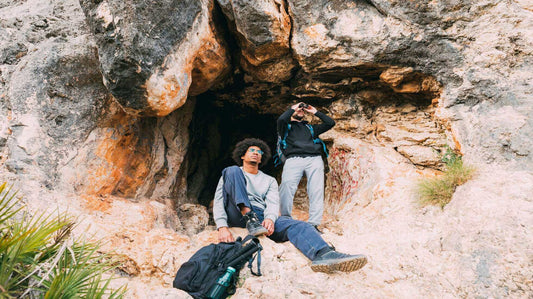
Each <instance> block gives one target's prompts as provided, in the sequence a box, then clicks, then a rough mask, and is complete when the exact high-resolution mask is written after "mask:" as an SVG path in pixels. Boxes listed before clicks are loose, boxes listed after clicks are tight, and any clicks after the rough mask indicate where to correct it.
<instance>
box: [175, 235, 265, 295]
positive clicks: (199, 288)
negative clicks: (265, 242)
mask: <svg viewBox="0 0 533 299" xmlns="http://www.w3.org/2000/svg"><path fill="white" fill-rule="evenodd" d="M247 241H249V242H248V244H246V243H247ZM262 249H263V248H262V247H261V244H259V240H258V239H257V238H255V237H253V236H251V235H249V236H247V237H246V238H244V240H242V239H241V237H238V238H237V240H236V241H235V242H233V243H218V244H210V245H207V246H205V247H202V248H201V249H200V250H198V251H197V252H196V253H195V254H194V255H193V256H192V257H191V258H190V259H189V260H188V261H187V262H185V263H184V264H183V265H181V267H180V268H179V270H178V273H176V278H174V283H173V286H174V287H175V288H177V289H180V290H184V291H185V292H187V293H189V295H191V296H192V297H194V298H207V293H208V292H209V290H210V289H211V287H213V285H215V283H216V281H217V279H218V278H219V277H221V276H222V275H224V273H225V272H226V269H227V268H228V267H233V268H234V269H235V270H236V271H235V274H233V276H232V278H231V282H230V285H229V286H228V288H227V290H226V292H225V296H223V298H225V297H227V296H228V295H232V294H234V293H235V290H236V283H237V280H238V278H239V271H240V270H241V269H242V268H243V267H244V265H245V264H246V262H248V267H249V268H250V271H251V272H252V274H253V275H255V276H261V269H260V267H261V250H262ZM256 252H257V273H255V272H254V271H253V270H252V262H253V260H254V258H255V256H254V254H255V253H256Z"/></svg>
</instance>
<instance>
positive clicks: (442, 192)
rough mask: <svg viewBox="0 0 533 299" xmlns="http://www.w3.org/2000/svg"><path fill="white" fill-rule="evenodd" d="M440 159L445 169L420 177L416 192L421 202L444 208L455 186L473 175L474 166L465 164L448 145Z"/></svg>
mask: <svg viewBox="0 0 533 299" xmlns="http://www.w3.org/2000/svg"><path fill="white" fill-rule="evenodd" d="M442 161H443V162H444V163H445V169H444V171H443V173H442V174H441V175H439V176H437V177H432V178H425V179H422V180H421V181H420V182H419V183H418V186H417V187H418V188H417V189H418V190H417V191H418V192H417V193H418V194H419V197H420V201H421V203H422V204H431V205H438V206H440V207H441V208H444V206H446V205H447V204H448V203H449V202H450V200H451V199H452V196H453V193H454V192H455V189H456V188H457V186H460V185H462V184H464V183H466V182H467V181H468V180H469V179H471V178H472V177H473V175H474V172H475V170H474V168H473V167H471V166H468V165H465V164H464V163H463V160H462V158H461V156H460V155H458V154H456V153H455V152H454V151H452V150H451V149H450V148H449V147H448V148H447V149H446V152H445V153H444V155H443V156H442Z"/></svg>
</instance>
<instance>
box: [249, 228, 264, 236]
mask: <svg viewBox="0 0 533 299" xmlns="http://www.w3.org/2000/svg"><path fill="white" fill-rule="evenodd" d="M249 233H250V235H253V236H254V237H260V236H262V235H266V234H268V230H266V229H265V230H258V231H256V232H249Z"/></svg>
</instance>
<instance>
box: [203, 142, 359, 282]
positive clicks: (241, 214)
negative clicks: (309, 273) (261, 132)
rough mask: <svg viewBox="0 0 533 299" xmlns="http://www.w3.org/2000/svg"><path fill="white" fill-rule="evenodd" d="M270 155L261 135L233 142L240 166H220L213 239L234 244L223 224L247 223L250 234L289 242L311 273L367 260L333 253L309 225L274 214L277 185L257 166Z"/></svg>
mask: <svg viewBox="0 0 533 299" xmlns="http://www.w3.org/2000/svg"><path fill="white" fill-rule="evenodd" d="M269 158H270V149H269V147H268V146H267V145H266V143H265V142H264V141H262V140H260V139H254V138H248V139H244V140H243V141H241V142H239V143H237V145H236V146H235V150H234V151H233V160H235V162H236V163H237V164H238V165H239V166H241V167H238V166H230V167H227V168H225V169H224V170H223V171H222V177H221V178H220V180H219V182H218V186H217V190H216V192H215V199H214V204H213V218H214V219H215V223H216V225H217V230H218V240H219V241H220V242H233V241H234V238H233V235H232V234H231V232H230V230H229V228H228V227H232V226H237V227H246V228H247V229H248V232H249V233H250V234H252V235H254V236H260V235H263V234H264V235H267V236H268V237H269V238H270V239H272V240H274V241H275V242H285V241H290V242H291V243H292V244H293V245H294V246H295V247H296V248H298V250H300V251H301V252H302V253H303V254H304V255H305V256H306V257H308V258H309V259H310V260H311V261H312V263H311V269H313V271H319V272H326V273H331V272H333V271H337V270H338V271H343V272H351V271H355V270H358V269H360V268H361V267H363V266H364V265H365V264H366V262H367V259H366V257H365V256H364V255H360V254H358V255H349V254H344V253H340V252H337V251H335V249H334V248H332V247H330V246H328V244H327V243H326V242H325V241H324V240H323V239H322V237H321V236H320V234H319V233H318V232H317V231H316V230H315V229H314V228H313V226H311V225H310V224H309V223H306V222H302V221H298V220H294V219H292V218H290V217H285V216H281V217H278V211H279V194H278V184H277V182H276V180H275V179H274V178H273V177H271V176H269V175H266V174H265V173H263V172H262V171H260V170H259V165H260V164H264V163H266V161H268V159H269Z"/></svg>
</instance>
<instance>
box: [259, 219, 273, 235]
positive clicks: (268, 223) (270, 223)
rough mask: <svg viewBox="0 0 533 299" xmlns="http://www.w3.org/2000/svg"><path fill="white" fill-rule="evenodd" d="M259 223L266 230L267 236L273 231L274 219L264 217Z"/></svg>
mask: <svg viewBox="0 0 533 299" xmlns="http://www.w3.org/2000/svg"><path fill="white" fill-rule="evenodd" d="M261 225H262V226H263V227H264V228H266V229H267V230H268V234H267V236H270V235H272V234H273V233H274V221H272V219H265V220H263V223H261Z"/></svg>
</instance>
